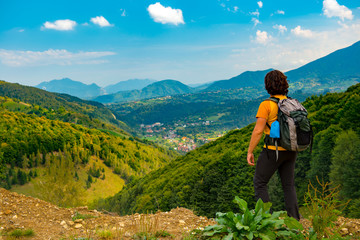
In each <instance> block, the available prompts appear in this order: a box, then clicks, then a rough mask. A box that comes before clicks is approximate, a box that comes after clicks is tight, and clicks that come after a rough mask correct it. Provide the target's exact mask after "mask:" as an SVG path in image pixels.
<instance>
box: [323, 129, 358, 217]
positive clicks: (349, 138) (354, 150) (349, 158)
mask: <svg viewBox="0 0 360 240" xmlns="http://www.w3.org/2000/svg"><path fill="white" fill-rule="evenodd" d="M331 162H332V165H331V172H330V180H331V181H332V183H333V184H334V185H336V186H337V185H340V196H341V198H342V199H343V200H348V199H352V200H353V201H352V202H350V206H349V209H352V210H351V211H349V213H350V215H351V216H352V217H360V210H359V208H357V207H358V206H359V203H360V182H359V176H360V138H359V136H358V135H357V134H356V133H355V132H354V131H353V130H349V131H346V132H343V133H341V134H340V135H339V137H338V138H337V139H336V143H335V147H334V150H333V154H332V159H331ZM355 205H356V206H357V207H355Z"/></svg>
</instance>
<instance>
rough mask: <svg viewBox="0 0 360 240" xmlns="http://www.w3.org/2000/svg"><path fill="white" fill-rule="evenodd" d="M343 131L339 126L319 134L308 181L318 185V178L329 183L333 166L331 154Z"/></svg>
mask: <svg viewBox="0 0 360 240" xmlns="http://www.w3.org/2000/svg"><path fill="white" fill-rule="evenodd" d="M342 131H343V130H342V129H341V128H340V127H338V126H337V125H331V126H330V127H329V128H327V129H326V130H324V131H321V132H319V133H318V134H317V135H316V136H315V138H314V151H313V155H312V159H311V162H310V167H311V168H310V170H309V172H308V179H310V181H311V182H312V183H314V184H315V183H316V182H317V180H316V176H317V177H318V178H319V179H320V180H321V181H322V182H329V181H330V180H329V173H330V165H331V156H332V155H331V152H332V150H333V148H334V145H335V140H336V137H337V135H338V133H339V132H342Z"/></svg>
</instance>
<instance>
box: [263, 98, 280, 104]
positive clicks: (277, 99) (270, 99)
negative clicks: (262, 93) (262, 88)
mask: <svg viewBox="0 0 360 240" xmlns="http://www.w3.org/2000/svg"><path fill="white" fill-rule="evenodd" d="M266 100H268V101H273V102H275V103H279V101H280V99H279V98H276V97H269V98H268V99H266Z"/></svg>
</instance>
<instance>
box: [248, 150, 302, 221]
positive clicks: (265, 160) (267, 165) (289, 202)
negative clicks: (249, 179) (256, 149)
mask: <svg viewBox="0 0 360 240" xmlns="http://www.w3.org/2000/svg"><path fill="white" fill-rule="evenodd" d="M278 152H279V158H278V160H277V161H276V151H275V150H267V149H265V148H264V149H263V150H262V152H261V153H260V156H259V158H258V160H257V163H256V169H255V175H254V188H255V198H256V200H257V199H259V198H261V200H263V202H270V198H269V194H268V191H267V184H268V182H269V181H270V178H271V177H272V175H274V173H275V171H276V170H278V171H279V174H280V178H281V184H282V187H283V190H284V198H285V207H286V211H287V213H288V215H289V216H290V217H293V218H295V219H297V220H299V219H300V214H299V207H298V203H297V197H296V190H295V184H294V170H295V160H296V156H297V152H291V151H278Z"/></svg>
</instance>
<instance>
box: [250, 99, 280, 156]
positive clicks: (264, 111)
mask: <svg viewBox="0 0 360 240" xmlns="http://www.w3.org/2000/svg"><path fill="white" fill-rule="evenodd" d="M271 97H275V98H278V99H280V100H282V99H286V98H287V97H286V96H285V95H271ZM278 110H279V108H278V106H277V104H276V102H273V101H271V100H265V101H263V102H262V103H261V104H260V106H259V110H258V112H257V114H256V118H259V117H260V118H264V119H266V122H267V123H268V124H269V125H270V126H271V124H272V123H273V122H275V120H277V114H278ZM264 133H265V134H267V135H270V128H269V127H268V126H267V125H266V126H265V129H264ZM264 147H266V146H265V145H264ZM268 149H271V150H276V147H275V146H271V145H268ZM278 150H279V151H286V149H284V148H282V147H278Z"/></svg>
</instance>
